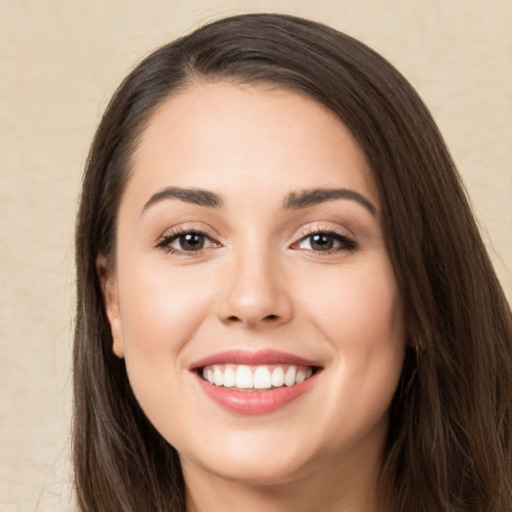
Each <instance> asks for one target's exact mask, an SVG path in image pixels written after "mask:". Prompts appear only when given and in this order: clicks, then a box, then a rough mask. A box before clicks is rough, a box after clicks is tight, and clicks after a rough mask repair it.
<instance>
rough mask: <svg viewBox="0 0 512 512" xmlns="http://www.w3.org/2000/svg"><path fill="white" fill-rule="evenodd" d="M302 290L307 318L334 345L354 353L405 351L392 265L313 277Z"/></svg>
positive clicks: (340, 269) (386, 264) (383, 263)
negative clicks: (377, 350) (396, 349)
mask: <svg viewBox="0 0 512 512" xmlns="http://www.w3.org/2000/svg"><path fill="white" fill-rule="evenodd" d="M305 275H306V276H308V274H307V273H306V274H305ZM301 287H302V290H301V291H299V292H298V295H300V296H301V297H303V301H302V302H303V304H302V307H303V309H304V314H306V315H309V316H310V318H311V320H312V322H314V323H315V324H317V326H318V328H319V329H320V330H322V331H323V332H324V333H325V335H326V337H328V338H329V340H331V342H332V343H333V344H334V345H335V346H337V347H339V348H345V349H353V350H358V349H363V350H364V349H371V348H384V347H385V346H400V347H401V345H402V342H403V338H404V329H403V325H404V322H403V312H402V304H401V300H400V296H399V293H398V289H397V285H396V281H395V279H394V275H393V272H392V270H391V268H390V265H389V264H388V263H387V261H385V260H384V261H382V262H375V263H374V264H368V265H365V266H358V267H350V266H346V267H339V268H337V269H336V270H335V271H332V269H331V271H330V272H325V273H323V274H322V273H316V274H315V275H314V276H313V275H312V274H309V277H307V278H306V279H305V280H304V281H302V285H301Z"/></svg>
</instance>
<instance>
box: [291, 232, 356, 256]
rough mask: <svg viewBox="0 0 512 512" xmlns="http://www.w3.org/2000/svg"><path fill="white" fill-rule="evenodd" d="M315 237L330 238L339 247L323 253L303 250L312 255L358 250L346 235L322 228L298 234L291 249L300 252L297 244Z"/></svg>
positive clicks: (352, 240)
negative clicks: (312, 253) (337, 243)
mask: <svg viewBox="0 0 512 512" xmlns="http://www.w3.org/2000/svg"><path fill="white" fill-rule="evenodd" d="M315 235H323V236H325V237H331V238H332V239H334V240H335V241H337V242H339V244H340V247H336V248H334V249H329V250H325V251H314V250H312V249H304V250H310V251H312V252H314V253H317V254H321V255H325V256H327V255H329V254H335V253H338V252H342V251H349V252H352V251H355V250H356V249H357V248H358V245H357V243H356V242H355V240H354V239H352V238H351V237H349V236H348V235H347V234H345V233H342V232H340V231H336V230H334V229H329V228H322V227H315V228H307V229H306V230H304V231H303V232H302V233H300V234H299V239H298V240H297V242H294V243H293V244H292V246H291V247H292V248H293V249H299V250H300V249H301V248H300V247H299V244H300V243H301V242H303V241H305V240H307V239H308V238H312V237H314V236H315Z"/></svg>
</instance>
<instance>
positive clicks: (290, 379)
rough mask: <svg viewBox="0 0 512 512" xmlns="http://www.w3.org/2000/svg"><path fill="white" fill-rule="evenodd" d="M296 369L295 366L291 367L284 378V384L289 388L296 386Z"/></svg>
mask: <svg viewBox="0 0 512 512" xmlns="http://www.w3.org/2000/svg"><path fill="white" fill-rule="evenodd" d="M295 375H296V369H295V366H290V367H289V368H288V370H287V372H286V375H285V376H284V383H285V384H286V385H287V386H293V385H294V384H295Z"/></svg>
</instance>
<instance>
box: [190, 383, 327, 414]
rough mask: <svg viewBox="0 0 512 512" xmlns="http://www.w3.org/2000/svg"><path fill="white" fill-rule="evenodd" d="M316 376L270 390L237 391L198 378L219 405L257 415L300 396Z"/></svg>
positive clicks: (205, 390) (277, 408)
mask: <svg viewBox="0 0 512 512" xmlns="http://www.w3.org/2000/svg"><path fill="white" fill-rule="evenodd" d="M316 376H317V374H315V375H313V376H312V377H310V378H309V379H307V380H305V381H303V382H301V383H299V384H295V385H294V386H290V387H287V386H283V387H280V388H275V389H270V390H268V391H236V390H233V389H229V388H224V387H221V386H214V385H213V384H210V383H208V382H206V381H205V380H203V379H202V378H201V377H200V376H199V375H198V376H197V379H198V380H199V385H200V386H201V388H202V389H203V391H204V392H205V393H206V395H207V396H208V397H209V398H210V399H211V400H213V401H214V402H215V403H216V404H217V405H220V406H221V407H223V408H224V409H227V410H228V411H231V412H235V413H237V414H246V415H257V414H269V413H271V412H275V411H277V410H279V409H281V408H283V407H285V406H286V405H287V404H289V403H290V402H292V401H293V400H295V399H297V398H299V397H300V396H302V395H303V394H304V393H306V391H308V389H309V388H310V387H311V386H312V384H313V383H314V381H315V380H316V379H315V377H316Z"/></svg>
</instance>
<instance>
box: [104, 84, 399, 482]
mask: <svg viewBox="0 0 512 512" xmlns="http://www.w3.org/2000/svg"><path fill="white" fill-rule="evenodd" d="M381 224H382V219H381V216H380V205H379V199H378V194H377V191H376V189H375V186H374V184H373V181H372V178H371V174H370V172H369V170H368V167H367V165H366V162H365V159H364V157H363V155H362V153H361V151H360V150H359V148H358V146H357V145H356V143H355V142H354V139H353V138H352V137H351V135H350V133H349V132H348V131H347V129H346V128H345V127H344V125H343V124H342V123H341V122H340V121H339V120H338V119H337V118H336V117H335V116H334V115H333V114H332V113H331V112H329V111H328V110H326V109H325V108H323V107H322V106H320V105H319V104H318V103H316V102H314V101H313V100H311V99H309V98H307V97H305V96H302V95H300V94H298V93H295V92H291V91H289V90H285V89H283V88H278V87H274V86H271V85H258V86H249V85H246V86H242V85H233V84H227V83H216V84H208V85H202V84H197V85H193V86H190V87H189V88H188V89H187V90H185V91H184V92H180V93H179V94H177V95H175V96H174V97H172V98H171V99H169V100H167V101H166V102H165V103H164V104H163V105H161V106H160V108H159V109H158V111H157V112H156V113H155V114H154V116H153V117H152V119H151V120H150V122H149V124H148V126H147V128H146V129H145V131H144V133H143V136H142V139H141V142H140V145H139V146H138V149H137V151H136V152H135V155H134V159H133V166H132V169H131V173H130V177H129V180H128V182H127V186H126V189H125V191H124V194H123V197H122V200H121V205H120V209H119V218H118V226H117V254H116V264H115V268H114V269H113V270H112V271H111V272H110V273H108V271H107V274H106V277H105V278H104V281H103V288H104V292H105V296H106V301H107V313H108V317H109V321H110V324H111V328H112V333H113V337H114V352H115V353H116V354H117V355H119V356H123V357H124V358H125V360H126V367H127V371H128V376H129V379H130V382H131V385H132V387H133V390H134V392H135V395H136V397H137V399H138V401H139V403H140V405H141V407H142V408H143V410H144V411H145V413H146V415H147V416H148V418H149V419H150V421H151V422H152V423H153V424H154V426H155V427H156V428H157V429H158V431H159V432H160V433H161V434H162V436H163V437H165V439H167V441H168V442H169V443H171V444H172V445H173V446H174V447H175V448H176V449H177V450H178V452H179V455H180V459H181V462H182V465H183V469H184V472H185V475H186V476H187V475H189V476H190V475H193V474H194V472H196V473H197V472H205V471H206V472H208V473H209V474H214V475H217V476H220V477H223V478H229V479H238V480H244V481H248V482H255V483H257V482H259V483H272V482H287V481H292V480H293V479H297V478H302V477H304V476H307V475H309V474H313V473H314V472H319V471H324V470H329V469H332V468H335V467H341V466H343V465H344V464H345V465H347V464H349V465H350V467H351V470H352V471H357V468H359V467H361V466H365V465H368V464H369V465H370V466H372V467H375V466H376V465H377V466H378V464H379V461H380V456H381V453H382V448H383V445H384V440H385V436H386V432H387V411H388V408H389V405H390V402H391V399H392V396H393V393H394V391H395V389H396V386H397V382H398V379H399V376H400V373H401V369H402V363H403V358H404V350H405V336H404V327H403V317H402V305H401V300H400V296H399V292H398V289H397V283H396V280H395V276H394V273H393V269H392V267H391V264H390V260H389V256H388V253H387V250H386V243H385V240H384V237H383V231H382V226H381ZM102 265H103V262H102V260H101V259H100V260H99V266H102ZM347 467H348V466H347Z"/></svg>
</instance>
